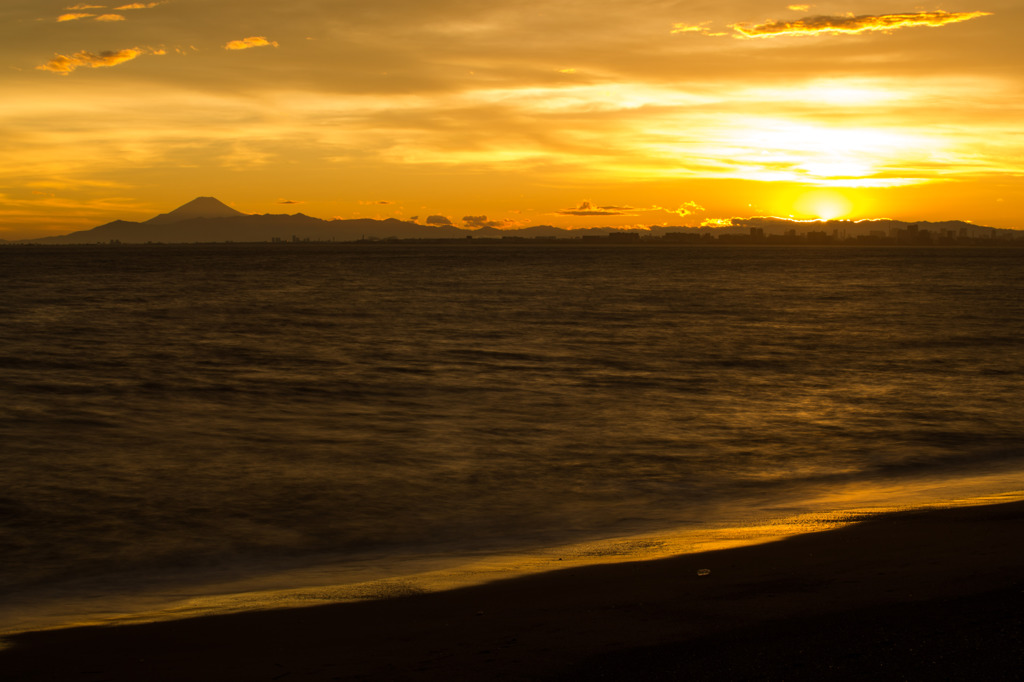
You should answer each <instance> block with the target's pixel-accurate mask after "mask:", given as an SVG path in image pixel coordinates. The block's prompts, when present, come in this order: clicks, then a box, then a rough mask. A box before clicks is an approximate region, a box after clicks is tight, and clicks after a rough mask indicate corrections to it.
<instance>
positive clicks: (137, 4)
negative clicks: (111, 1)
mask: <svg viewBox="0 0 1024 682" xmlns="http://www.w3.org/2000/svg"><path fill="white" fill-rule="evenodd" d="M159 4H160V3H159V2H133V3H132V4H130V5H121V6H120V7H115V8H114V9H116V10H118V11H120V10H123V9H153V8H154V7H156V6H157V5H159Z"/></svg>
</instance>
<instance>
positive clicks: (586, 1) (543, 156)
mask: <svg viewBox="0 0 1024 682" xmlns="http://www.w3.org/2000/svg"><path fill="white" fill-rule="evenodd" d="M1022 30H1024V3H1022V2H1020V0H955V2H953V3H950V4H926V5H914V4H902V3H897V2H894V1H891V0H885V1H878V2H875V1H871V2H860V1H851V2H820V3H808V4H791V5H787V4H785V3H781V2H780V3H778V4H773V3H770V2H764V1H763V0H756V1H755V0H706V1H705V0H681V1H677V2H671V1H668V0H628V1H627V0H492V1H491V2H486V3H484V2H478V1H477V0H472V1H470V0H373V1H372V2H371V1H368V0H358V1H357V0H273V1H271V0H166V1H162V2H139V3H117V2H112V3H109V4H105V3H104V2H103V0H100V1H98V2H80V3H74V2H53V1H51V0H3V2H2V3H0V34H2V35H0V60H2V62H3V68H2V70H0V73H2V76H0V78H2V79H3V80H2V83H0V92H2V93H3V98H2V100H0V142H2V143H0V238H5V239H19V238H31V237H40V236H45V235H48V234H63V233H66V232H69V231H72V230H76V229H85V228H89V227H94V226H96V225H99V224H101V223H105V222H108V221H110V220H113V219H116V218H123V219H127V220H145V219H147V218H150V217H152V216H154V215H156V214H158V213H163V212H166V211H169V210H171V209H173V208H175V207H177V206H178V205H180V204H183V203H185V202H187V201H189V200H191V199H193V198H194V197H196V196H216V197H217V198H219V199H221V200H222V201H224V202H226V203H228V204H230V205H232V206H234V207H235V208H237V209H238V210H241V211H244V212H247V213H296V212H300V211H301V212H302V213H306V214H308V215H313V216H316V217H319V218H333V217H341V218H351V217H377V218H387V217H397V218H401V219H413V218H414V217H415V219H417V220H418V221H419V222H426V219H427V217H429V216H434V220H435V221H437V220H438V218H437V216H443V217H444V218H447V219H448V220H450V221H451V222H452V223H453V224H456V225H484V224H491V225H495V226H499V227H500V226H507V227H515V226H529V225H539V224H553V225H559V226H563V227H584V226H599V225H617V226H626V225H661V224H669V225H699V224H702V223H704V222H706V221H707V222H711V223H714V222H716V221H721V220H725V219H728V218H731V217H750V216H755V215H774V216H781V217H788V216H792V217H795V218H801V219H808V218H819V217H821V218H833V217H841V218H853V219H858V218H869V217H886V218H896V219H904V220H946V219H960V220H968V221H971V222H975V223H978V224H984V225H991V226H994V227H1018V228H1024V219H1022V217H1024V216H1022V214H1024V49H1022V48H1021V44H1020V42H1021V39H1020V37H1019V34H1020V33H1021V31H1022Z"/></svg>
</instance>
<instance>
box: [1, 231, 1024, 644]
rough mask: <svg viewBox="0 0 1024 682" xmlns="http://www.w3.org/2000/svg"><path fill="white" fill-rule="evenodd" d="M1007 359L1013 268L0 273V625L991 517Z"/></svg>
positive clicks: (939, 257)
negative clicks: (830, 519)
mask: <svg viewBox="0 0 1024 682" xmlns="http://www.w3.org/2000/svg"><path fill="white" fill-rule="evenodd" d="M1022 339H1024V249H996V248H973V249H963V248H910V247H904V248H887V247H875V248H857V247H740V246H736V247H726V246H722V247H719V246H683V245H621V246H615V245H603V244H583V243H579V242H576V243H568V242H566V243H536V244H534V243H511V244H510V243H501V242H497V243H472V242H468V243H447V244H429V243H355V244H322V245H318V244H265V245H148V246H119V247H117V246H105V247H100V246H91V247H89V246H69V247H6V248H3V249H0V545H2V546H0V556H2V557H3V560H2V561H0V603H4V604H6V605H7V606H6V608H0V621H2V622H0V631H3V630H5V629H7V630H17V629H26V628H31V627H42V626H58V625H67V624H70V623H77V622H95V621H96V620H103V619H104V618H124V617H131V616H132V615H133V614H135V615H138V614H141V613H144V612H145V613H149V614H152V613H156V612H159V611H160V610H161V609H164V610H165V611H166V610H168V609H169V610H170V611H173V610H174V609H175V608H177V609H178V610H179V611H180V612H183V613H188V612H191V611H190V609H193V608H194V609H198V610H200V611H201V610H202V608H201V607H198V606H195V605H196V604H198V603H199V602H198V601H195V600H196V599H198V598H200V597H202V598H204V599H206V600H207V601H206V602H205V603H207V604H220V606H219V607H216V606H214V607H211V608H214V610H216V608H227V607H226V606H225V604H227V602H228V601H230V599H229V597H230V596H231V594H234V595H235V597H234V598H235V607H238V604H242V606H241V608H245V607H247V606H252V605H266V604H267V603H270V602H272V601H273V599H272V598H268V597H267V596H266V595H268V594H279V595H280V594H285V593H287V592H288V590H289V589H294V588H298V587H304V588H306V592H304V593H303V594H305V595H306V596H307V597H308V596H309V595H311V594H315V589H313V588H316V586H321V588H322V589H323V590H326V592H324V594H326V595H327V596H326V597H325V598H334V597H337V596H338V595H348V596H352V595H355V596H360V595H362V596H366V595H370V596H381V595H382V594H384V595H386V594H387V593H389V590H392V591H393V590H395V589H397V590H398V591H401V590H402V589H406V588H403V587H401V585H406V587H407V588H408V589H419V588H418V587H417V584H418V583H417V582H416V579H415V578H408V576H410V575H413V576H415V575H427V574H432V575H433V576H434V577H435V579H436V580H435V582H436V583H437V584H444V581H445V578H444V576H446V575H447V576H449V577H451V576H454V575H456V574H457V573H458V572H459V571H462V572H463V573H465V572H467V571H468V572H469V573H472V572H474V570H476V572H477V573H479V574H482V575H486V574H487V571H488V570H490V569H488V568H480V569H472V568H468V569H467V568H466V567H467V566H472V565H474V562H476V565H478V566H487V565H488V564H487V562H488V558H489V557H504V558H505V559H506V560H511V561H512V562H513V563H515V561H514V558H515V557H517V556H518V557H526V556H533V557H535V558H536V557H542V558H543V559H544V561H547V560H549V559H550V560H554V559H555V558H556V557H555V556H554V554H558V556H557V559H561V558H563V555H566V556H567V557H568V555H570V554H573V551H575V554H573V556H575V557H576V558H581V557H582V559H583V560H588V559H592V558H596V557H599V556H615V557H617V558H631V557H635V556H645V555H647V554H650V553H651V552H652V551H653V552H654V553H658V552H662V553H665V552H669V551H673V550H676V549H678V548H679V547H680V546H681V545H679V544H678V543H676V544H673V543H672V542H669V541H667V540H666V538H669V537H681V536H679V535H678V533H681V532H682V533H684V536H685V532H684V531H686V530H687V529H689V531H693V532H696V531H700V530H702V529H703V531H704V532H705V536H704V537H705V539H707V538H708V537H714V536H715V532H717V533H718V535H719V536H720V537H727V536H729V533H730V532H735V529H737V528H741V527H743V526H744V525H746V526H755V525H757V524H763V523H765V521H766V520H770V519H779V518H784V517H785V518H799V517H800V516H801V515H807V514H818V515H819V516H820V515H822V514H825V515H827V514H830V513H832V514H837V513H843V512H850V511H861V512H862V511H864V510H870V509H877V508H892V507H899V506H915V505H916V506H921V505H927V504H935V503H940V504H947V503H962V502H964V501H965V500H966V501H970V500H980V499H1003V498H1007V497H1014V496H1017V497H1019V496H1021V494H1022V493H1021V491H1022V490H1024V449H1022V445H1021V444H1022V442H1024V419H1022V407H1021V405H1022V403H1021V396H1022V388H1024V341H1022ZM709 529H710V530H709ZM715 529H717V531H715ZM708 532H710V533H711V535H710V536H708V535H707V533H708ZM672 533H676V535H672ZM652 537H653V538H660V539H657V540H637V539H636V538H652ZM623 538H633V540H632V541H629V540H623ZM602 541H604V543H605V544H604V545H602V544H601V543H602ZM571 547H576V548H579V547H592V548H597V549H594V550H593V551H590V550H583V551H580V550H578V549H577V550H571V549H568V548H571ZM545 548H548V549H549V550H550V552H554V554H550V555H545V554H544V552H545V551H547V550H546V549H545ZM550 548H557V549H553V550H552V549H550ZM588 552H589V553H588ZM645 552H646V554H645ZM538 553H539V554H538ZM510 558H511V559H510ZM544 561H540V560H537V561H533V562H532V563H531V562H529V561H526V562H525V563H524V562H521V563H520V565H529V566H530V567H531V570H535V569H537V567H538V566H539V567H541V568H543V567H544V565H545V564H544ZM506 563H507V562H506ZM548 565H554V564H548ZM492 568H493V567H492ZM389 576H390V577H394V576H406V577H407V578H408V579H406V581H405V582H404V583H401V584H400V585H399V587H398V588H395V587H394V584H395V583H391V585H392V587H387V584H386V583H382V582H375V581H377V579H378V578H384V577H389ZM438 576H440V577H438ZM453 580H454V579H453ZM455 582H458V581H457V580H455ZM342 584H349V585H356V584H358V585H361V586H362V587H360V588H359V589H355V590H352V589H350V590H349V591H348V592H344V590H340V591H338V590H335V591H331V590H329V589H328V588H327V587H326V586H332V585H334V586H337V585H342ZM367 585H370V586H371V587H370V588H367V587H366V586H367ZM373 585H377V587H372V586H373ZM382 586H383V587H382ZM409 586H411V587H409ZM318 589H320V588H318ZM310 590H313V591H312V592H311V591H310ZM257 593H258V594H260V595H263V596H250V597H248V598H240V597H238V595H239V594H248V595H255V594H257ZM218 599H220V601H218ZM239 599H241V601H238V600H239ZM175 605H176V606H175ZM189 605H192V606H189Z"/></svg>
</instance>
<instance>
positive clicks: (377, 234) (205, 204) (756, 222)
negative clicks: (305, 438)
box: [0, 197, 1017, 244]
mask: <svg viewBox="0 0 1024 682" xmlns="http://www.w3.org/2000/svg"><path fill="white" fill-rule="evenodd" d="M732 223H733V224H732V225H731V226H728V227H719V228H708V227H699V228H698V227H678V226H667V225H666V226H651V227H650V228H649V230H642V231H640V230H636V229H630V228H620V227H590V228H577V229H573V230H569V229H566V228H561V227H553V226H551V225H534V226H531V227H524V228H519V229H511V230H501V229H497V228H494V227H482V228H479V229H467V228H465V227H457V226H455V225H452V224H448V225H420V224H418V223H415V222H411V221H407V220H398V219H396V218H388V219H386V220H376V219H371V218H352V219H347V220H343V219H334V220H321V219H320V218H313V217H311V216H308V215H303V214H302V213H295V214H292V215H288V214H270V213H266V214H263V215H258V214H248V213H242V212H241V211H236V210H235V209H233V208H231V207H230V206H227V205H226V204H224V203H223V202H221V201H219V200H217V199H215V198H213V197H197V198H196V199H193V200H192V201H190V202H188V203H187V204H184V205H183V206H179V207H178V208H176V209H174V210H173V211H171V212H169V213H161V214H160V215H158V216H156V217H153V218H150V219H149V220H146V221H144V222H141V223H137V222H131V221H127V220H115V221H113V222H110V223H107V224H105V225H100V226H99V227H94V228H92V229H90V230H80V231H78V232H72V233H70V234H65V235H59V236H53V237H41V238H38V239H22V240H18V242H5V243H31V244H103V243H117V242H120V243H124V244H145V243H162V244H189V243H215V242H274V241H338V242H348V241H357V240H361V239H370V240H378V239H465V238H467V237H473V238H478V239H479V238H484V239H509V238H512V239H532V238H542V239H543V238H552V237H555V238H561V239H573V238H577V239H578V238H581V237H584V236H587V235H597V236H607V235H608V234H609V233H614V232H621V231H634V232H636V231H640V232H641V233H643V234H649V235H651V236H661V235H665V234H671V233H680V232H687V233H705V234H706V233H714V234H717V235H723V234H749V233H750V230H751V228H754V227H756V228H761V229H764V232H765V233H766V234H770V233H775V234H780V233H782V232H784V231H785V230H791V229H798V230H799V231H800V232H804V231H807V230H814V229H817V230H822V231H827V232H828V233H829V234H831V233H832V232H833V231H843V232H846V233H847V234H849V235H858V234H863V235H866V234H869V233H870V232H872V231H882V232H888V231H889V230H891V229H894V228H896V229H904V228H906V227H907V226H908V224H909V223H906V222H903V221H898V220H863V221H856V222H854V221H847V220H830V221H818V222H817V223H807V222H804V221H797V220H789V219H783V218H749V219H742V218H734V219H733V221H732ZM915 225H916V228H920V229H921V230H931V231H932V232H933V233H936V234H941V233H944V232H953V233H955V234H962V233H966V236H968V237H991V236H993V235H994V234H996V233H997V232H998V233H1005V234H1013V235H1014V236H1016V234H1017V233H1016V231H1014V230H1006V229H995V228H990V227H983V226H978V225H972V224H970V223H964V222H961V221H945V222H939V223H931V222H927V221H922V222H919V223H916V224H915ZM2 241H3V240H0V242H2Z"/></svg>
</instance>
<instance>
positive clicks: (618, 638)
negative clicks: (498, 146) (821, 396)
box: [0, 502, 1024, 682]
mask: <svg viewBox="0 0 1024 682" xmlns="http://www.w3.org/2000/svg"><path fill="white" fill-rule="evenodd" d="M9 644H10V647H9V648H8V649H6V650H3V651H0V677H2V679H4V680H6V681H9V682H15V681H28V680H36V681H42V680H46V681H47V682H54V681H60V680H76V681H77V680H80V681H82V682H85V681H95V682H99V681H101V680H108V681H122V680H132V681H136V680H152V681H161V680H175V681H181V680H217V681H230V680H249V681H251V680H288V681H292V680H629V679H637V680H660V679H664V680H676V679H691V680H708V679H721V680H726V679H729V680H736V679H771V680H794V679H797V680H811V679H815V680H820V679H851V680H852V679H968V678H972V679H985V678H988V679H1011V678H1015V677H1017V676H1019V673H1020V670H1024V502H1017V503H1011V504H1002V505H993V506H985V507H969V508H959V509H947V510H937V511H921V512H904V513H900V514H893V515H887V516H884V517H879V518H875V519H871V520H869V521H865V522H862V523H859V524H856V525H854V526H850V527H846V528H842V529H840V530H834V531H827V532H821V533H813V534H809V535H802V536H797V537H793V538H789V539H786V540H782V541H778V542H772V543H768V544H763V545H757V546H752V547H742V548H737V549H728V550H721V551H715V552H706V553H702V554H692V555H684V556H679V557H673V558H669V559H659V560H655V561H644V562H632V563H622V564H606V565H598V566H586V567H575V568H569V569H565V570H562V571H554V572H550V573H545V574H540V575H532V576H526V577H522V578H516V579H513V580H506V581H501V582H497V583H491V584H488V585H482V586H476V587H469V588H463V589H458V590H452V591H448V592H440V593H432V594H421V595H414V596H409V597H401V598H395V599H387V600H381V601H373V602H360V603H352V604H338V605H329V606H316V607H309V608H302V609H287V610H276V611H264V612H250V613H242V614H232V615H223V616H211V617H205V618H196V619H190V620H181V621H173V622H164V623H151V624H145V625H130V626H120V627H92V628H76V629H68V630H61V631H51V632H39V633H28V634H24V635H19V636H17V637H14V638H11V640H9Z"/></svg>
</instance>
